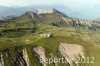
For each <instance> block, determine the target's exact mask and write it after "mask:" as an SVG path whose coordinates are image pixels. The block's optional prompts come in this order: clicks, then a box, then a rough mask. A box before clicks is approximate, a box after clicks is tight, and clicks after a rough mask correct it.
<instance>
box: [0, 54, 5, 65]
mask: <svg viewBox="0 0 100 66" xmlns="http://www.w3.org/2000/svg"><path fill="white" fill-rule="evenodd" d="M0 55H1V64H2V66H4V58H3V55H2V54H0Z"/></svg>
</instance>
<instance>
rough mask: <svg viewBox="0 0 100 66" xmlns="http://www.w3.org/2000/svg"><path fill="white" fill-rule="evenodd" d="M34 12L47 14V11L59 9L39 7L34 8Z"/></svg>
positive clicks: (51, 11) (52, 11)
mask: <svg viewBox="0 0 100 66" xmlns="http://www.w3.org/2000/svg"><path fill="white" fill-rule="evenodd" d="M33 12H34V13H36V14H46V13H54V12H57V10H56V9H54V8H49V9H37V10H33Z"/></svg>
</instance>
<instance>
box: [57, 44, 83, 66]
mask: <svg viewBox="0 0 100 66" xmlns="http://www.w3.org/2000/svg"><path fill="white" fill-rule="evenodd" d="M59 52H60V53H61V55H62V56H63V57H64V58H65V59H66V61H67V62H68V63H69V65H70V66H73V64H75V65H76V66H78V60H77V58H78V57H80V56H81V57H84V53H83V47H82V46H80V45H77V44H65V43H60V45H59Z"/></svg>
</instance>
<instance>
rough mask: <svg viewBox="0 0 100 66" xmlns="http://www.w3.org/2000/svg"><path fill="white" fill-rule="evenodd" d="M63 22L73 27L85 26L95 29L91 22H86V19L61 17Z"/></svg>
mask: <svg viewBox="0 0 100 66" xmlns="http://www.w3.org/2000/svg"><path fill="white" fill-rule="evenodd" d="M61 18H62V20H64V21H65V22H66V23H68V24H70V25H73V26H78V25H79V26H83V27H87V28H92V27H93V22H92V21H89V20H84V19H77V18H66V17H61Z"/></svg>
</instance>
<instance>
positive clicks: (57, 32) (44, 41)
mask: <svg viewBox="0 0 100 66" xmlns="http://www.w3.org/2000/svg"><path fill="white" fill-rule="evenodd" d="M48 15H49V14H46V15H42V16H43V17H44V18H45V19H44V18H41V17H39V20H38V21H39V22H43V23H45V24H38V25H36V26H37V32H36V33H33V32H31V31H25V32H22V31H21V32H22V33H20V32H15V33H14V32H11V33H6V34H4V36H1V37H0V48H1V49H2V48H9V49H10V54H11V55H12V56H13V57H15V56H16V53H15V51H14V50H13V49H14V46H19V48H20V47H21V48H25V47H26V48H27V49H28V53H29V56H30V60H31V64H30V65H31V66H33V65H34V66H40V64H39V62H38V60H37V58H36V57H35V56H34V53H32V48H33V47H34V46H36V45H39V46H43V47H44V48H45V49H46V56H47V57H49V54H48V53H53V54H54V55H55V56H57V57H60V54H58V53H57V50H58V45H59V43H67V44H79V45H82V46H83V47H84V49H85V54H86V56H89V57H91V56H94V57H95V63H94V64H80V66H99V65H100V63H99V61H100V53H99V52H100V47H99V46H98V45H96V44H97V39H98V44H100V43H99V42H100V38H99V36H100V35H99V34H100V31H99V29H98V30H97V31H95V32H94V31H91V30H84V29H83V28H82V29H79V28H75V27H66V28H65V27H59V28H58V27H55V26H51V25H47V23H49V24H51V23H52V22H58V21H62V20H61V19H60V17H59V15H58V14H52V15H49V16H48ZM50 16H51V18H50ZM38 21H37V22H38ZM8 22H9V21H8ZM5 26H6V27H5V28H4V27H3V28H1V31H2V30H3V29H12V28H13V29H14V28H19V27H20V28H32V27H34V26H35V25H34V21H33V20H32V19H30V17H29V15H22V16H20V17H18V18H15V19H13V20H11V21H10V23H7V24H6V25H5ZM41 33H52V34H54V37H53V38H46V37H41V36H40V34H41ZM96 35H97V37H95V36H96ZM7 63H8V62H7ZM8 64H9V63H8ZM10 66H11V65H10ZM51 66H53V64H52V65H51ZM59 66H66V64H59Z"/></svg>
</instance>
